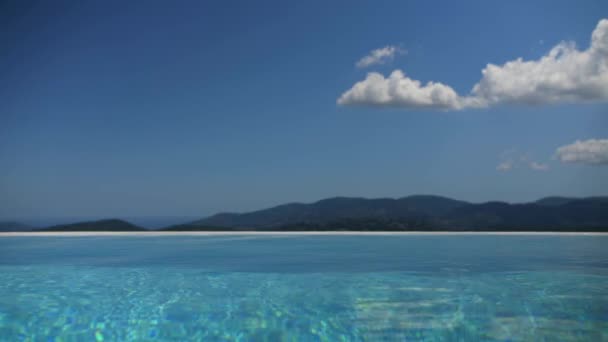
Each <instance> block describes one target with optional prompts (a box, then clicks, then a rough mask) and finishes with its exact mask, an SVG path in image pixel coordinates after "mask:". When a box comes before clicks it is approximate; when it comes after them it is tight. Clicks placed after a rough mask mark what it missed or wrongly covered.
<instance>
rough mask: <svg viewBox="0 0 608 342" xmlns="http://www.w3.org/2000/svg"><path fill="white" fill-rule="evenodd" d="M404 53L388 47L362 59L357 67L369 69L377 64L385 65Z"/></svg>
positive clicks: (394, 47)
mask: <svg viewBox="0 0 608 342" xmlns="http://www.w3.org/2000/svg"><path fill="white" fill-rule="evenodd" d="M404 53H406V51H405V50H403V49H401V48H399V47H397V46H393V45H387V46H385V47H383V48H380V49H376V50H372V51H370V53H369V54H368V55H367V56H365V57H363V58H361V59H360V60H359V61H358V62H357V63H356V64H355V65H356V66H357V68H367V67H369V66H372V65H375V64H384V63H387V62H389V61H391V60H393V58H395V56H396V55H398V54H404Z"/></svg>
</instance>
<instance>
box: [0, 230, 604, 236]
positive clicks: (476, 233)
mask: <svg viewBox="0 0 608 342" xmlns="http://www.w3.org/2000/svg"><path fill="white" fill-rule="evenodd" d="M226 235H258V236H277V235H279V236H281V235H291V236H297V235H304V236H306V235H404V236H405V235H591V236H594V235H597V236H600V235H603V236H608V233H598V232H357V231H323V232H252V231H214V232H159V231H150V232H0V237H19V236H21V237H23V236H29V237H44V236H58V237H61V236H66V237H69V236H76V237H77V236H136V237H157V236H226Z"/></svg>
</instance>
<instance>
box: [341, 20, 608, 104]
mask: <svg viewBox="0 0 608 342" xmlns="http://www.w3.org/2000/svg"><path fill="white" fill-rule="evenodd" d="M481 73H482V78H481V80H480V81H479V82H478V83H477V84H475V85H474V86H473V89H472V90H471V92H470V93H469V94H468V95H466V96H461V95H459V94H458V93H457V92H456V91H455V90H454V89H453V88H452V87H450V86H449V85H446V84H443V83H439V82H428V83H427V84H425V85H422V83H421V82H420V81H417V80H415V79H412V78H409V77H407V76H405V73H403V72H402V71H401V70H395V71H393V72H392V73H391V74H390V75H389V76H388V77H384V76H383V75H382V74H379V73H375V72H372V73H369V74H368V75H367V77H366V78H365V79H364V80H363V81H360V82H357V83H356V84H355V85H353V86H352V87H351V88H350V89H349V90H347V91H346V92H344V93H343V94H342V95H341V96H340V97H339V98H338V100H337V103H338V104H340V105H367V106H386V107H398V108H404V109H411V108H430V109H442V110H460V109H464V108H480V107H489V106H493V105H497V104H503V103H510V104H527V105H541V104H555V103H564V102H570V103H572V102H593V101H608V19H602V20H600V21H599V23H598V24H597V26H596V28H595V30H594V31H593V33H592V35H591V44H590V46H589V48H587V49H586V50H582V51H581V50H578V49H577V48H576V46H575V45H574V43H571V42H570V43H568V42H562V43H560V44H558V45H556V46H555V47H553V48H552V49H551V50H550V51H549V52H548V53H547V54H546V55H545V56H543V57H541V58H540V59H538V60H531V61H525V60H523V59H522V58H518V59H515V60H513V61H509V62H506V63H505V64H503V65H495V64H488V65H487V66H486V67H485V68H484V69H483V70H482V71H481Z"/></svg>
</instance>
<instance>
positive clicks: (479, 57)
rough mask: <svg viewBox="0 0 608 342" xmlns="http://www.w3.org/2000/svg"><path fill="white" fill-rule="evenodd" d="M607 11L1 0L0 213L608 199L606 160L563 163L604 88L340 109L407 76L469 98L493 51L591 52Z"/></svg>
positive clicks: (499, 60) (592, 129) (595, 5)
mask: <svg viewBox="0 0 608 342" xmlns="http://www.w3.org/2000/svg"><path fill="white" fill-rule="evenodd" d="M602 18H608V1H602V0H598V1H580V0H579V1H554V0H551V1H549V0H546V1H535V2H534V3H531V2H530V1H500V2H498V1H466V2H465V1H444V2H438V1H283V0H281V1H261V2H257V1H256V2H253V1H38V2H35V1H8V2H7V1H3V2H2V3H0V47H1V48H0V219H3V218H19V217H50V216H57V217H60V216H70V217H75V216H83V217H84V216H88V217H116V216H146V215H154V216H159V215H160V216H162V215H168V216H175V215H177V216H179V215H188V216H205V215H208V214H213V213H215V212H218V211H246V210H253V209H260V208H264V207H267V206H271V205H276V204H281V203H284V202H293V201H299V202H309V201H315V200H318V199H321V198H324V197H332V196H338V195H340V196H362V197H401V196H406V195H411V194H437V195H443V196H449V197H453V198H457V199H463V200H469V201H475V202H481V201H488V200H503V201H530V200H535V199H537V198H539V197H543V196H547V195H567V196H592V195H606V194H608V167H607V166H606V165H603V164H600V165H590V164H585V163H562V162H560V161H559V160H557V159H555V153H556V149H557V148H558V147H560V146H564V145H568V144H572V143H573V142H575V141H576V140H587V139H606V138H608V104H607V103H606V101H592V102H588V103H578V102H575V103H557V104H543V105H517V104H502V105H497V106H491V107H487V108H465V109H463V110H455V111H443V110H429V109H422V108H418V109H416V108H407V109H406V108H398V107H397V108H395V107H393V108H383V107H377V106H341V105H338V104H337V102H336V101H337V99H338V98H339V97H340V95H341V94H343V93H344V92H345V91H347V90H348V89H350V88H351V87H352V86H353V84H355V83H356V82H359V81H361V80H363V79H365V77H366V74H367V73H368V72H372V71H375V72H379V73H381V74H383V75H388V74H390V72H391V71H393V70H395V69H401V70H403V71H404V72H405V73H406V75H408V76H409V77H412V78H413V79H417V80H420V81H421V82H422V83H423V84H425V83H426V82H427V81H435V82H442V83H444V84H448V85H450V86H451V87H452V88H453V89H454V90H455V91H457V92H458V93H459V94H467V93H469V91H470V90H471V88H472V87H473V85H475V84H476V83H477V82H478V81H479V80H480V78H481V77H482V75H481V70H482V69H483V68H485V67H486V65H487V64H488V63H493V64H497V65H502V64H504V63H505V62H507V61H511V60H515V59H516V58H518V57H522V58H523V59H524V60H536V59H539V58H541V57H542V56H544V55H546V54H547V53H548V52H549V50H550V49H551V48H552V47H553V46H555V45H557V44H558V43H560V42H561V41H573V42H576V44H577V47H578V49H580V50H584V49H587V48H588V47H589V44H590V40H591V33H592V32H593V30H594V29H595V28H596V26H597V25H598V22H599V21H600V19H602ZM385 46H396V47H399V49H401V50H400V51H401V53H397V54H395V56H394V57H393V58H392V59H388V60H386V61H384V63H383V64H374V65H370V66H368V67H357V66H356V63H357V62H358V61H359V60H361V59H362V58H363V57H364V56H366V55H368V54H369V53H370V51H372V50H374V49H379V48H382V47H385ZM505 162H506V163H508V164H509V165H510V166H509V167H508V168H503V169H501V168H499V167H498V166H499V165H501V163H503V164H504V163H505ZM531 162H535V163H538V165H542V167H541V168H543V170H535V169H533V168H532V167H529V166H530V163H531Z"/></svg>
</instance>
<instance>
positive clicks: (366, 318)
mask: <svg viewBox="0 0 608 342" xmlns="http://www.w3.org/2000/svg"><path fill="white" fill-rule="evenodd" d="M0 336H1V337H2V338H1V339H2V340H3V341H147V340H150V341H185V340H188V341H377V340H383V341H405V340H407V341H410V340H423V341H446V340H447V341H451V340H462V341H468V340H484V341H493V340H513V341H519V340H528V341H542V340H556V341H557V340H559V341H568V340H581V341H602V340H608V277H607V276H606V275H601V274H588V273H576V272H565V271H559V272H542V271H532V272H495V273H469V272H467V271H466V270H458V269H455V270H444V271H442V272H441V273H434V274H432V275H429V274H424V273H408V272H381V273H292V274H288V273H246V272H242V273H239V272H229V273H212V272H205V271H202V270H197V269H192V268H184V269H174V268H168V267H137V268H135V267H89V266H52V267H50V266H2V267H0Z"/></svg>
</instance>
